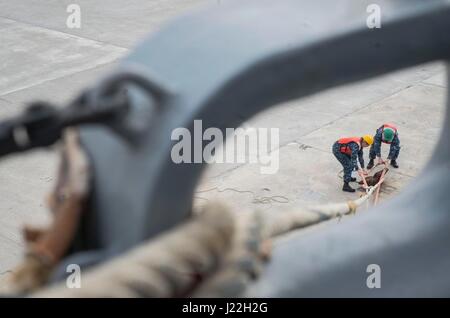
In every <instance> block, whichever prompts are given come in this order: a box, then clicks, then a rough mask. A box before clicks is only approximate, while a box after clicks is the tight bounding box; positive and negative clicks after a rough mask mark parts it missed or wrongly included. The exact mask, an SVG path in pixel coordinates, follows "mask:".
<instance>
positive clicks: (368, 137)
mask: <svg viewBox="0 0 450 318" xmlns="http://www.w3.org/2000/svg"><path fill="white" fill-rule="evenodd" d="M362 139H363V140H364V141H365V142H367V144H368V145H369V146H371V145H372V144H373V136H372V135H364V136H363V137H362Z"/></svg>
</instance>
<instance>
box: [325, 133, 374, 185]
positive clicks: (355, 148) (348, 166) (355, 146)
mask: <svg viewBox="0 0 450 318" xmlns="http://www.w3.org/2000/svg"><path fill="white" fill-rule="evenodd" d="M372 144H373V136H371V135H365V136H363V137H346V138H341V139H339V140H338V141H336V142H335V143H334V144H333V147H332V151H333V154H334V156H335V157H336V159H337V160H338V161H339V162H340V163H341V165H342V167H343V168H344V186H343V187H342V191H345V192H355V189H353V188H352V187H351V186H350V185H349V182H352V181H356V178H352V171H353V170H357V171H358V174H359V175H360V176H361V177H362V176H363V175H366V174H367V172H366V170H365V169H364V157H363V148H366V147H369V146H371V145H372ZM357 158H358V160H357ZM358 161H359V164H360V166H359V167H358Z"/></svg>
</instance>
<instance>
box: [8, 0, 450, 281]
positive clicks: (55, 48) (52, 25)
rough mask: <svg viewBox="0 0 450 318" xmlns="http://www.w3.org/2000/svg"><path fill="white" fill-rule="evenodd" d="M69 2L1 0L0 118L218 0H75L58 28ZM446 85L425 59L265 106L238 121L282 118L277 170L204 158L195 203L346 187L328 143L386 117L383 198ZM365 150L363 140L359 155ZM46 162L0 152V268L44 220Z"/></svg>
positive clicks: (394, 189) (92, 75) (314, 198)
mask: <svg viewBox="0 0 450 318" xmlns="http://www.w3.org/2000/svg"><path fill="white" fill-rule="evenodd" d="M222 2H223V1H222ZM69 3H73V1H66V0H64V1H56V0H48V1H45V3H44V2H42V1H33V0H16V1H4V0H0V43H1V44H2V45H1V47H0V118H6V117H8V116H11V115H13V114H15V113H17V112H18V111H20V110H21V109H22V108H23V106H24V105H25V104H26V103H28V102H29V101H31V100H35V99H44V100H49V101H53V102H55V103H58V104H61V105H62V104H64V103H65V102H67V101H68V100H69V99H71V98H73V97H74V96H76V94H77V92H78V91H79V90H80V89H82V88H83V87H86V86H87V85H89V83H92V82H94V81H95V80H96V79H97V78H98V77H100V76H102V75H104V74H105V73H107V72H108V71H110V70H111V69H113V68H114V66H115V65H116V63H117V61H118V59H120V57H123V56H124V55H126V54H127V52H128V51H129V49H130V48H132V47H133V46H134V45H135V44H136V43H137V42H138V41H139V40H141V38H142V37H143V36H144V35H146V34H147V33H148V32H155V31H157V29H158V28H159V27H160V26H161V24H162V23H164V22H165V21H166V20H168V19H169V18H171V17H173V16H175V15H177V14H184V13H185V12H186V11H187V10H190V9H193V8H195V7H201V6H203V5H216V6H219V5H220V4H221V1H212V0H210V1H207V0H195V1H188V0H131V1H127V2H126V5H125V4H124V2H122V1H116V0H114V1H111V0H109V1H107V0H97V1H95V2H94V1H87V0H79V1H76V3H78V4H79V5H80V6H81V10H82V11H81V13H82V27H81V29H69V28H67V27H66V24H65V21H66V18H67V15H68V13H66V7H67V5H68V4H69ZM446 85H447V83H446V82H445V77H444V67H443V65H442V64H440V63H433V64H427V65H422V66H419V67H416V68H414V69H409V70H406V71H402V72H397V73H394V74H389V75H387V76H383V77H381V78H377V79H374V80H370V81H366V82H362V83H358V84H355V85H351V86H346V87H341V88H337V89H333V90H329V91H326V92H324V93H323V94H320V95H317V96H311V97H309V98H306V99H303V100H301V101H293V102H290V103H287V104H284V105H280V106H279V107H277V108H273V109H271V110H269V111H266V112H264V113H262V114H260V115H258V116H256V117H255V118H253V119H251V120H250V121H248V122H247V123H246V126H251V127H268V128H271V127H274V128H279V129H280V148H279V149H280V169H279V171H278V173H277V174H274V175H262V174H260V171H259V166H258V165H256V164H242V165H237V164H218V165H214V166H211V167H210V168H209V169H208V170H207V171H206V173H205V175H204V177H203V180H202V182H201V184H200V185H199V187H198V191H199V192H198V193H197V194H196V202H195V204H196V205H201V204H203V203H204V202H205V200H210V199H213V198H219V199H222V200H226V201H227V202H228V203H229V204H230V205H231V206H232V207H233V208H235V209H236V210H237V211H243V210H250V209H254V208H259V209H264V210H266V211H268V213H273V214H274V215H275V213H282V211H283V210H284V209H291V208H296V207H299V206H303V205H307V204H317V203H326V202H330V201H332V202H339V201H343V200H348V199H352V198H355V196H356V194H346V193H343V192H341V191H340V187H341V180H340V179H339V177H338V172H339V171H340V169H341V167H340V165H339V163H338V162H337V161H336V160H335V159H334V157H333V155H332V154H331V151H330V148H331V145H332V143H333V142H334V141H335V140H337V139H338V138H340V137H342V136H353V135H361V134H365V133H374V132H375V130H376V128H377V127H379V126H380V125H381V124H382V123H383V122H386V121H390V122H394V123H396V124H397V125H398V127H399V130H400V137H401V143H402V150H401V155H400V159H399V164H400V169H398V170H396V171H393V170H391V171H390V173H389V176H388V179H387V181H386V186H385V187H384V189H383V191H382V194H381V200H387V199H389V198H390V197H392V196H394V195H396V194H397V193H398V192H399V191H401V190H402V189H403V188H404V187H405V186H406V185H407V184H408V183H409V182H413V180H414V179H413V178H414V177H415V176H416V175H417V173H418V171H420V169H421V168H422V167H423V165H424V163H425V162H426V161H427V159H428V158H429V155H430V153H431V150H432V148H433V147H434V145H435V142H436V137H437V136H438V135H439V131H440V128H441V125H442V118H443V110H444V107H443V105H444V98H445V96H444V94H445V91H446ZM383 150H384V152H385V153H386V151H387V148H386V147H384V149H383ZM367 156H368V154H367V151H366V162H367V160H368V159H367ZM56 163H57V155H56V152H55V151H54V150H53V151H35V152H33V153H31V154H30V155H27V156H14V157H10V158H6V159H3V160H2V161H1V162H0V179H1V182H0V193H1V199H0V275H2V274H6V273H8V271H10V270H11V268H13V266H14V265H15V264H16V263H17V262H18V261H19V260H20V256H21V255H22V253H23V248H24V246H23V242H22V239H21V234H20V228H21V225H22V224H23V223H24V222H32V223H38V224H45V223H47V222H48V221H49V218H48V215H47V212H46V208H45V203H44V196H45V193H46V192H47V191H48V189H49V188H50V187H51V186H52V182H53V180H54V172H55V170H56ZM205 190H206V191H205ZM208 190H209V191H208ZM242 191H244V192H242ZM272 196H281V197H272ZM270 198H272V199H277V201H279V202H276V201H274V200H270ZM255 199H257V200H255ZM258 199H259V200H258ZM261 199H266V200H265V201H264V202H266V203H264V204H263V203H261ZM267 199H269V200H267ZM267 201H269V203H267ZM368 213H370V211H368ZM355 217H357V216H355ZM326 226H338V225H335V223H333V222H330V224H328V225H326ZM326 226H324V227H320V228H318V229H317V230H324V229H325V228H326Z"/></svg>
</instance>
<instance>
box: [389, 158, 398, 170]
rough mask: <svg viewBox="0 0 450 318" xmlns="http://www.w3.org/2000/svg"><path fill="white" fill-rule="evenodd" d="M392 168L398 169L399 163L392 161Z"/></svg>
mask: <svg viewBox="0 0 450 318" xmlns="http://www.w3.org/2000/svg"><path fill="white" fill-rule="evenodd" d="M391 166H393V167H394V168H398V164H397V161H395V160H391Z"/></svg>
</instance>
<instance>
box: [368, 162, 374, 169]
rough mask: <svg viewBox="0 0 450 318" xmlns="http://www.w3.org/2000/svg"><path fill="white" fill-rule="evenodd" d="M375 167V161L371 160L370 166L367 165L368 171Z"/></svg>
mask: <svg viewBox="0 0 450 318" xmlns="http://www.w3.org/2000/svg"><path fill="white" fill-rule="evenodd" d="M373 165H374V162H373V159H370V161H369V164H368V165H367V170H370V169H372V168H373Z"/></svg>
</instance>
